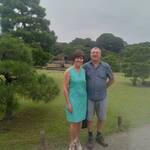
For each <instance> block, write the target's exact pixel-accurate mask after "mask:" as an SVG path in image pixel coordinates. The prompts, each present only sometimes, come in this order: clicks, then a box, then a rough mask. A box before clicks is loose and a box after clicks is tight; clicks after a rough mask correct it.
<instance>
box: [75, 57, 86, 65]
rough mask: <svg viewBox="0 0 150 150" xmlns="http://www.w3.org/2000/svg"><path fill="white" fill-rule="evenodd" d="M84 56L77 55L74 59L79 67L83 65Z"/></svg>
mask: <svg viewBox="0 0 150 150" xmlns="http://www.w3.org/2000/svg"><path fill="white" fill-rule="evenodd" d="M83 60H84V59H83V57H76V58H75V60H74V64H75V65H76V66H78V67H80V66H81V65H83Z"/></svg>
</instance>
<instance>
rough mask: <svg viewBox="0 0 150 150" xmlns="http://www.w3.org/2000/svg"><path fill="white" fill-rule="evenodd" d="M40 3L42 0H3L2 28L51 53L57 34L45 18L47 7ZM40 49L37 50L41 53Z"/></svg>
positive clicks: (0, 11) (5, 31) (0, 2)
mask: <svg viewBox="0 0 150 150" xmlns="http://www.w3.org/2000/svg"><path fill="white" fill-rule="evenodd" d="M39 4H40V0H1V1H0V14H1V30H2V33H11V34H13V35H14V36H16V37H18V38H20V39H23V40H24V41H25V42H26V43H28V44H30V45H31V46H32V47H34V48H37V47H39V49H42V50H43V53H44V52H48V53H50V52H51V51H52V49H53V46H54V44H55V42H56V36H55V33H54V31H51V30H50V29H49V25H50V21H48V20H47V19H45V16H46V13H45V9H44V8H42V7H41V6H39ZM39 49H38V50H37V52H38V53H41V50H39ZM34 52H35V51H34ZM48 53H45V54H48ZM34 54H35V53H34ZM45 54H42V55H45ZM48 58H49V57H48ZM48 58H47V59H48ZM47 61H48V60H47Z"/></svg>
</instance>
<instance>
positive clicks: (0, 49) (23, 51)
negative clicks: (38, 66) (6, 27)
mask: <svg viewBox="0 0 150 150" xmlns="http://www.w3.org/2000/svg"><path fill="white" fill-rule="evenodd" d="M31 51H32V49H31V48H30V47H29V46H27V45H26V44H25V43H24V42H23V41H22V40H20V39H17V38H14V37H12V36H11V35H2V36H0V60H2V61H4V60H15V61H21V62H26V63H28V64H32V53H31Z"/></svg>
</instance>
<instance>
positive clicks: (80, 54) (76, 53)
mask: <svg viewBox="0 0 150 150" xmlns="http://www.w3.org/2000/svg"><path fill="white" fill-rule="evenodd" d="M81 57H82V58H84V53H83V51H82V50H80V49H77V50H76V51H75V52H74V54H73V61H74V60H75V59H76V58H81Z"/></svg>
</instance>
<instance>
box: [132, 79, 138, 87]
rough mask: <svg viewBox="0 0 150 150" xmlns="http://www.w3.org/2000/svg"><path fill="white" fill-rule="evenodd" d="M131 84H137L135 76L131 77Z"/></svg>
mask: <svg viewBox="0 0 150 150" xmlns="http://www.w3.org/2000/svg"><path fill="white" fill-rule="evenodd" d="M132 84H133V86H137V78H136V77H133V80H132Z"/></svg>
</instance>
